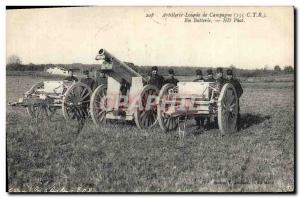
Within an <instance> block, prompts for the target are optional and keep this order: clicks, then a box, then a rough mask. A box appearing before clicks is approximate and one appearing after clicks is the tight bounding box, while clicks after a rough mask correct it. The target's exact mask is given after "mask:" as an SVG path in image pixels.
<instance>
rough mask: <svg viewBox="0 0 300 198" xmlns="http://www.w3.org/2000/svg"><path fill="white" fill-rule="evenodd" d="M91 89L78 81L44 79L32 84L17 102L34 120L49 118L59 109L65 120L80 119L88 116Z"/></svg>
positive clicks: (15, 103) (14, 104)
mask: <svg viewBox="0 0 300 198" xmlns="http://www.w3.org/2000/svg"><path fill="white" fill-rule="evenodd" d="M91 93H92V91H91V89H90V88H89V87H88V86H87V85H85V84H83V83H80V82H77V83H76V82H67V81H44V82H39V83H36V84H35V85H33V86H32V87H31V88H30V89H29V91H27V92H26V93H24V97H23V98H20V99H19V101H18V102H14V103H9V105H11V106H22V107H25V108H26V110H27V113H28V115H29V116H30V117H31V118H34V119H35V120H36V121H40V120H42V119H45V118H51V117H52V116H53V115H54V113H55V112H56V111H57V110H61V111H62V114H63V116H64V118H65V119H66V120H82V119H84V118H86V117H88V108H89V103H90V95H91Z"/></svg>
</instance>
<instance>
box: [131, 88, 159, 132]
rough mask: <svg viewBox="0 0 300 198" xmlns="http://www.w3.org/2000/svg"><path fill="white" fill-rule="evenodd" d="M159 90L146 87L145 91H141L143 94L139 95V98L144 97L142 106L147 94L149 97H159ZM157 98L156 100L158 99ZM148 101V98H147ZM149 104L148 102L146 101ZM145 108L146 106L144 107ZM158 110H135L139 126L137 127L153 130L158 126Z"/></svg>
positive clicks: (135, 119) (135, 117)
mask: <svg viewBox="0 0 300 198" xmlns="http://www.w3.org/2000/svg"><path fill="white" fill-rule="evenodd" d="M158 92H159V91H158V88H157V87H155V86H153V85H146V86H145V87H144V88H143V90H142V91H141V93H140V94H139V97H142V98H141V100H142V104H143V103H144V101H143V100H145V99H144V97H143V96H144V95H146V94H147V97H148V95H149V94H150V95H155V96H156V97H157V96H158ZM156 97H155V98H156ZM147 100H148V98H147ZM146 102H147V101H146ZM143 107H144V106H143ZM156 111H157V109H156V107H155V108H152V109H150V110H147V111H143V112H141V111H139V109H138V108H136V109H135V111H134V121H135V123H136V125H137V127H138V128H139V129H149V128H153V127H154V126H155V125H156V124H157V112H156Z"/></svg>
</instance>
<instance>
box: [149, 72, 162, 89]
mask: <svg viewBox="0 0 300 198" xmlns="http://www.w3.org/2000/svg"><path fill="white" fill-rule="evenodd" d="M148 84H150V85H154V86H156V87H157V88H158V89H160V88H161V87H162V86H163V84H164V77H162V76H161V75H159V74H158V68H157V67H156V66H154V67H152V71H151V74H150V79H149V81H148Z"/></svg>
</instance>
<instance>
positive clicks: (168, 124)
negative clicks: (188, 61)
mask: <svg viewBox="0 0 300 198" xmlns="http://www.w3.org/2000/svg"><path fill="white" fill-rule="evenodd" d="M237 116H238V97H237V93H236V90H235V88H234V86H233V85H232V84H230V83H226V84H225V85H224V86H222V87H221V86H220V85H219V84H218V83H216V82H179V83H178V84H177V86H175V85H172V84H166V85H164V86H163V87H162V88H161V90H160V93H159V99H158V102H157V117H158V122H159V125H160V127H161V129H162V130H164V131H165V132H168V131H172V130H175V129H176V128H178V126H179V124H180V122H182V121H183V122H184V128H185V124H186V120H187V119H189V118H194V117H202V118H206V117H209V118H211V117H213V118H215V119H217V122H218V126H219V130H220V132H221V133H222V134H226V133H231V132H234V131H236V130H237ZM179 130H180V128H179Z"/></svg>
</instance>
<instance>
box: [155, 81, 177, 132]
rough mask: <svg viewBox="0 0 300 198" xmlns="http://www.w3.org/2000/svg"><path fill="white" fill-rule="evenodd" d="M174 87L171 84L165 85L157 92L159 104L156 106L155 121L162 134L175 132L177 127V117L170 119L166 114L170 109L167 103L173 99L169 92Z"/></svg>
mask: <svg viewBox="0 0 300 198" xmlns="http://www.w3.org/2000/svg"><path fill="white" fill-rule="evenodd" d="M174 88H175V85H173V84H165V85H164V86H163V87H162V88H161V90H160V92H159V102H158V105H157V120H158V123H159V126H160V128H161V129H162V130H163V131H164V132H169V131H172V130H176V129H177V127H178V117H171V116H169V115H167V114H166V112H167V111H168V110H169V108H172V107H171V106H172V104H170V103H169V101H171V100H172V99H173V100H175V98H174V97H173V96H172V93H170V90H172V89H173V90H174Z"/></svg>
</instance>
